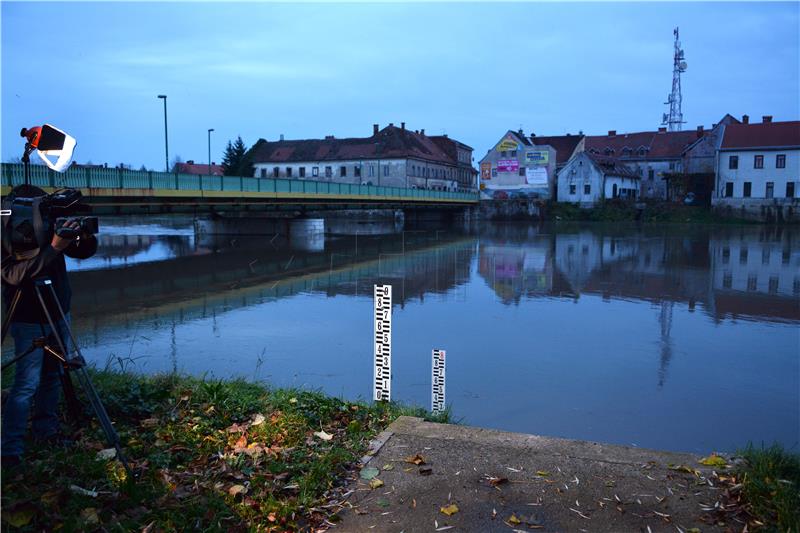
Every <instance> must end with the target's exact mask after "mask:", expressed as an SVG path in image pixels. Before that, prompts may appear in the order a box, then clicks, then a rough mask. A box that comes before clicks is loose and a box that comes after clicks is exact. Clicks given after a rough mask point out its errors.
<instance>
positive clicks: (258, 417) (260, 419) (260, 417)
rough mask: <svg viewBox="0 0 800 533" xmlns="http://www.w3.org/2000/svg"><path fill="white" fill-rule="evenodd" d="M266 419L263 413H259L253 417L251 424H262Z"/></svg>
mask: <svg viewBox="0 0 800 533" xmlns="http://www.w3.org/2000/svg"><path fill="white" fill-rule="evenodd" d="M264 420H265V418H264V415H262V414H261V413H258V414H257V415H256V416H254V417H253V421H252V422H250V425H251V426H260V425H261V424H263V423H264Z"/></svg>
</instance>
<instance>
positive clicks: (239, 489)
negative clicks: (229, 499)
mask: <svg viewBox="0 0 800 533" xmlns="http://www.w3.org/2000/svg"><path fill="white" fill-rule="evenodd" d="M245 491H247V489H246V488H245V486H244V485H233V486H232V487H231V488H229V489H228V494H230V495H231V496H236V495H237V494H244V493H245Z"/></svg>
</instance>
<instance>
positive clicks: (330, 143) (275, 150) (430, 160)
mask: <svg viewBox="0 0 800 533" xmlns="http://www.w3.org/2000/svg"><path fill="white" fill-rule="evenodd" d="M445 139H446V138H440V137H437V138H434V137H428V136H427V135H425V130H424V129H423V130H419V131H411V130H408V129H406V124H405V122H402V123H401V124H400V127H399V128H398V127H396V126H395V125H394V124H389V125H388V126H386V127H385V128H383V129H379V127H378V124H374V125H373V131H372V136H371V137H363V138H361V137H359V138H343V139H337V138H336V137H334V136H333V135H329V136H327V137H325V138H324V139H305V140H283V138H281V140H279V141H273V142H268V141H266V140H264V139H260V140H259V141H258V142H257V143H256V144H255V145H254V146H253V148H251V150H250V152H249V156H250V159H251V160H252V162H253V168H254V169H255V174H254V175H255V176H256V177H260V178H281V179H300V180H313V181H331V182H336V183H353V184H361V185H377V186H389V187H411V188H421V189H433V190H447V191H454V190H458V189H459V188H465V187H463V186H460V184H462V185H466V184H467V183H468V180H467V179H465V178H463V172H465V171H466V168H467V164H468V162H469V166H470V168H471V166H472V165H471V161H472V148H470V147H469V146H467V145H465V144H463V143H460V142H458V141H455V140H445ZM442 146H444V147H445V148H443V147H442ZM473 172H474V171H473ZM473 189H474V187H473Z"/></svg>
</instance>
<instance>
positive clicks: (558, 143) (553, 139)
mask: <svg viewBox="0 0 800 533" xmlns="http://www.w3.org/2000/svg"><path fill="white" fill-rule="evenodd" d="M583 139H584V135H583V132H581V133H578V134H577V135H572V134H570V133H567V134H566V135H548V136H542V135H536V134H533V133H532V134H531V137H530V140H531V142H532V143H533V144H535V145H544V146H550V147H552V148H553V150H555V151H556V175H558V172H559V171H560V170H561V169H562V168H563V167H564V165H566V164H567V161H569V160H570V158H571V157H572V155H573V154H575V153H576V152H582V151H583V144H582V143H583Z"/></svg>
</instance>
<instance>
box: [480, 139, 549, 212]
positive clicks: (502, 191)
mask: <svg viewBox="0 0 800 533" xmlns="http://www.w3.org/2000/svg"><path fill="white" fill-rule="evenodd" d="M533 139H536V140H537V143H536V144H534V142H533V141H532V140H531V139H529V138H528V137H526V136H525V134H524V133H523V131H522V130H519V131H512V130H508V131H507V132H506V133H505V134H504V135H503V136H502V137H501V138H500V140H499V141H498V142H497V144H495V145H494V147H492V148H491V149H489V150H488V151H487V152H486V155H485V156H483V158H482V159H481V161H480V169H481V175H480V182H481V183H480V188H481V196H482V197H483V198H486V199H488V198H494V199H509V198H522V197H525V198H532V199H541V200H548V199H550V198H553V197H554V193H555V178H556V151H555V149H554V148H553V147H552V146H549V145H545V144H538V137H536V138H533Z"/></svg>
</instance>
